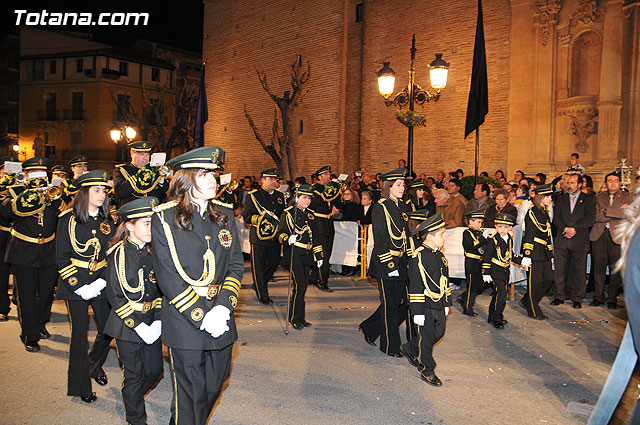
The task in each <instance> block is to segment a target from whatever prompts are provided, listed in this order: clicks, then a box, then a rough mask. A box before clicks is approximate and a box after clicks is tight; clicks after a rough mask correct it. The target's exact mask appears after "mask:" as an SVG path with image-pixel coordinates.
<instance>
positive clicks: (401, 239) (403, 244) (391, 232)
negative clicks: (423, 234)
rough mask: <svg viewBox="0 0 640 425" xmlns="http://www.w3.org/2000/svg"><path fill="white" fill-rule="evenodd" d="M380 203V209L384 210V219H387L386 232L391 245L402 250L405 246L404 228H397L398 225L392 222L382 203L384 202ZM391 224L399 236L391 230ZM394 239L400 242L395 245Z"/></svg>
mask: <svg viewBox="0 0 640 425" xmlns="http://www.w3.org/2000/svg"><path fill="white" fill-rule="evenodd" d="M380 205H382V209H383V210H384V215H385V219H386V221H387V233H388V234H389V239H390V241H391V245H393V246H394V247H395V248H397V249H399V250H404V249H405V247H406V246H407V235H406V233H405V229H402V230H400V229H398V226H396V223H394V221H393V219H392V218H391V214H390V213H389V211H388V210H387V207H386V205H384V203H380ZM391 225H393V227H394V228H395V229H396V231H397V232H398V233H400V235H399V236H396V234H395V233H394V232H393V229H392V228H391ZM394 241H402V242H401V243H400V245H397V244H396V243H395V242H394Z"/></svg>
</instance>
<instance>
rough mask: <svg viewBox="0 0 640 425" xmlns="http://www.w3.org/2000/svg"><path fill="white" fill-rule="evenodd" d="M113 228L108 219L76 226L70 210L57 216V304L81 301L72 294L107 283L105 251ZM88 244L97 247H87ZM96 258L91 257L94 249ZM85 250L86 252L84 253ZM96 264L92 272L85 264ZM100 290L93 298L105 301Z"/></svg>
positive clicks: (78, 296)
mask: <svg viewBox="0 0 640 425" xmlns="http://www.w3.org/2000/svg"><path fill="white" fill-rule="evenodd" d="M115 227H116V226H115V225H114V224H113V220H112V219H111V216H110V215H109V216H108V217H102V216H101V214H100V213H98V215H97V216H96V217H89V221H88V223H87V224H81V223H78V222H77V221H76V219H75V216H74V215H73V212H72V210H71V209H67V210H65V211H63V212H62V214H60V220H59V221H58V232H57V235H56V256H55V259H56V263H57V265H58V271H59V273H60V280H59V281H58V292H57V297H58V299H60V300H81V299H82V297H81V296H80V295H78V294H76V293H75V291H76V290H77V289H78V288H80V287H82V286H84V285H87V284H90V283H92V282H93V281H94V280H96V279H99V278H102V279H104V280H107V274H106V270H107V255H106V252H107V249H108V248H109V241H110V240H111V238H112V237H113V234H114V232H115ZM90 240H93V241H97V244H95V243H91V244H87V242H89V241H90ZM95 247H97V249H98V251H97V252H98V253H97V257H94V252H95V250H96V248H95ZM85 248H86V249H85ZM92 259H94V260H95V262H96V269H95V271H93V272H92V271H90V270H89V262H90V261H91V260H92ZM105 294H106V291H105V290H103V291H102V292H101V293H100V295H98V297H97V298H105V297H106V295H105Z"/></svg>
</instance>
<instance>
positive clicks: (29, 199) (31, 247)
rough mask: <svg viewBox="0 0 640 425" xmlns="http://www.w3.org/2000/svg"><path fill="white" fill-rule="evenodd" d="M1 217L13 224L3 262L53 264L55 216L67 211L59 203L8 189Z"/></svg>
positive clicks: (37, 194)
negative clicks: (63, 210)
mask: <svg viewBox="0 0 640 425" xmlns="http://www.w3.org/2000/svg"><path fill="white" fill-rule="evenodd" d="M7 193H8V195H7V196H6V197H5V199H4V201H3V202H2V206H0V217H2V219H3V220H4V222H5V223H7V222H10V223H12V229H11V231H10V237H9V242H8V244H7V252H6V255H5V258H4V261H6V262H7V263H10V264H18V265H21V266H30V267H46V266H53V265H55V264H56V242H55V238H56V226H57V223H58V214H59V213H60V211H61V210H62V209H64V208H65V207H66V204H65V203H64V201H62V200H61V199H57V200H54V201H51V202H49V201H47V200H46V197H45V196H44V193H43V192H42V191H34V190H30V189H25V187H24V186H12V187H9V188H7Z"/></svg>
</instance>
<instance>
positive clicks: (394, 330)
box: [360, 279, 410, 354]
mask: <svg viewBox="0 0 640 425" xmlns="http://www.w3.org/2000/svg"><path fill="white" fill-rule="evenodd" d="M378 283H379V285H378V286H379V288H378V289H379V291H380V305H379V306H378V308H377V310H376V311H375V312H373V314H372V315H371V316H369V317H368V318H367V319H366V320H365V321H364V322H362V323H360V328H361V329H362V332H364V334H365V336H366V337H367V338H370V339H371V340H373V341H375V340H376V339H378V337H380V351H382V352H384V353H387V354H389V353H398V352H399V351H400V331H399V327H400V324H401V323H402V321H403V320H406V319H407V306H406V304H405V303H404V300H403V297H404V294H405V291H406V290H405V287H406V283H405V282H404V281H402V280H395V279H378ZM407 326H410V325H409V324H408V325H407Z"/></svg>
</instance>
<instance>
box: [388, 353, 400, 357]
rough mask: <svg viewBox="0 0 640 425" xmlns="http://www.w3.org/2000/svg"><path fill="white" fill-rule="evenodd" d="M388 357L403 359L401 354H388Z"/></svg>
mask: <svg viewBox="0 0 640 425" xmlns="http://www.w3.org/2000/svg"><path fill="white" fill-rule="evenodd" d="M387 356H389V357H398V358H400V357H402V354H400V353H387Z"/></svg>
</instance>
